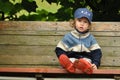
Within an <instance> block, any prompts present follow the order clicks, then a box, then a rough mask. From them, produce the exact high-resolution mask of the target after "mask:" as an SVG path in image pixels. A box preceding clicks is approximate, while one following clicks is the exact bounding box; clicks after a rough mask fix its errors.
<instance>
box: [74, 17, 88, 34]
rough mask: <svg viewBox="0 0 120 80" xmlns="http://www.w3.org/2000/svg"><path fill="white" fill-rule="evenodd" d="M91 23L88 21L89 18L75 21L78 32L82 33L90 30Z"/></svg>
mask: <svg viewBox="0 0 120 80" xmlns="http://www.w3.org/2000/svg"><path fill="white" fill-rule="evenodd" d="M89 26H90V23H89V21H88V20H87V18H85V17H83V18H78V19H76V21H75V27H76V29H77V30H79V31H80V32H84V31H86V30H87V29H89Z"/></svg>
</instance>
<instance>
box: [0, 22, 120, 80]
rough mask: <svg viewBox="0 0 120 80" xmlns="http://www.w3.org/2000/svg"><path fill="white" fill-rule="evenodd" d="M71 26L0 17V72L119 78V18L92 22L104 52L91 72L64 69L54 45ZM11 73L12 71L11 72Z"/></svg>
mask: <svg viewBox="0 0 120 80" xmlns="http://www.w3.org/2000/svg"><path fill="white" fill-rule="evenodd" d="M71 30H72V28H71V27H69V22H41V21H0V75H1V76H31V77H37V79H38V80H43V77H75V78H79V77H88V78H103V77H104V78H114V77H115V78H116V80H117V79H118V80H119V79H120V22H93V23H92V30H91V32H92V34H93V35H94V36H95V37H96V39H97V41H98V43H99V44H100V46H101V48H102V52H103V57H102V61H101V66H100V68H99V69H98V70H96V71H94V73H93V74H92V75H87V74H83V73H82V72H80V71H77V72H76V73H75V74H71V73H68V72H66V70H64V69H63V68H62V67H61V66H60V65H59V62H58V59H57V57H56V54H55V52H54V49H55V47H56V45H57V43H58V41H59V40H61V38H62V37H63V35H64V34H65V33H67V32H69V31H71ZM11 73H12V74H11Z"/></svg>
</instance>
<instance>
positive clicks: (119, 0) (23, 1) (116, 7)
mask: <svg viewBox="0 0 120 80" xmlns="http://www.w3.org/2000/svg"><path fill="white" fill-rule="evenodd" d="M15 1H16V0H0V14H1V15H0V16H1V19H0V20H5V19H8V20H27V21H30V20H34V21H35V20H38V21H40V20H41V21H68V20H70V19H71V18H73V12H74V11H75V9H76V8H78V7H86V8H88V9H90V10H91V11H92V12H93V14H94V17H93V20H94V21H120V0H46V1H47V2H48V3H49V4H52V3H56V4H58V5H61V8H59V9H58V11H57V12H56V13H51V12H48V11H46V10H36V8H37V7H38V6H37V4H36V1H35V0H18V1H20V2H16V3H12V2H15ZM42 1H45V0H42ZM21 10H26V11H27V12H28V13H29V15H21V16H20V17H17V13H18V12H20V11H21ZM31 12H34V13H35V14H31ZM5 15H7V16H5Z"/></svg>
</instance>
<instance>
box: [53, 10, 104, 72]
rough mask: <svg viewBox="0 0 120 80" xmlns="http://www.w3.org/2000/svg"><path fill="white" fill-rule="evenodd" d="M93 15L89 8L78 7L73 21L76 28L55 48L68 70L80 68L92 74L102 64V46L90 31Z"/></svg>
mask: <svg viewBox="0 0 120 80" xmlns="http://www.w3.org/2000/svg"><path fill="white" fill-rule="evenodd" d="M92 17H93V14H92V12H90V11H89V10H88V9H87V8H78V9H77V10H76V11H75V12H74V21H73V23H72V27H73V28H74V29H75V30H73V31H71V32H70V33H67V34H66V35H65V36H64V37H63V39H62V40H61V41H60V42H59V43H58V45H57V47H56V49H55V52H56V55H57V57H58V59H59V62H60V64H61V65H62V66H63V67H64V68H65V69H66V70H67V71H68V72H71V73H75V70H76V69H79V70H81V71H82V72H84V73H86V74H91V73H93V70H96V69H97V68H98V67H99V66H100V60H101V57H102V52H101V48H100V46H99V45H98V43H97V41H96V39H95V38H94V36H93V35H92V34H90V31H89V30H90V26H91V21H92Z"/></svg>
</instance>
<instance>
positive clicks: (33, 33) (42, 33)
mask: <svg viewBox="0 0 120 80" xmlns="http://www.w3.org/2000/svg"><path fill="white" fill-rule="evenodd" d="M68 32H70V31H58V30H52V31H48V30H47V31H46V30H42V31H40V30H29V31H27V30H16V31H13V30H0V35H26V36H30V35H31V36H64V35H65V34H66V33H68ZM91 33H92V34H93V35H94V36H96V37H102V36H104V37H114V36H115V37H120V32H119V31H91Z"/></svg>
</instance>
